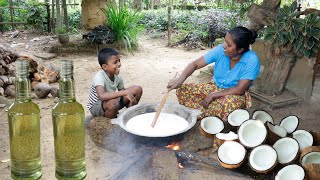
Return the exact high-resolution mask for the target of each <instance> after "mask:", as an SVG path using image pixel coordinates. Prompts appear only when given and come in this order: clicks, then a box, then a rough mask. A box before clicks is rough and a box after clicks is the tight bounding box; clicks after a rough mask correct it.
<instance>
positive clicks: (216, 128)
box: [201, 116, 224, 134]
mask: <svg viewBox="0 0 320 180" xmlns="http://www.w3.org/2000/svg"><path fill="white" fill-rule="evenodd" d="M201 128H202V129H203V130H204V131H205V132H206V133H209V134H217V133H220V132H221V131H222V130H223V128H224V124H223V122H222V120H221V119H219V118H218V117H214V116H210V117H206V118H204V119H202V120H201Z"/></svg>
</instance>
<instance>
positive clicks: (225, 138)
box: [214, 131, 239, 147]
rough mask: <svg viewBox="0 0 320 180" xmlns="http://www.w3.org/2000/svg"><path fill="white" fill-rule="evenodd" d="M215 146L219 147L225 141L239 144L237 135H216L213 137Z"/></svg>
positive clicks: (231, 133) (232, 133)
mask: <svg viewBox="0 0 320 180" xmlns="http://www.w3.org/2000/svg"><path fill="white" fill-rule="evenodd" d="M214 141H215V144H217V146H218V147H220V146H221V145H222V144H223V143H224V142H226V141H236V142H239V139H238V135H237V134H236V133H234V132H233V131H230V132H229V133H218V134H216V135H215V136H214Z"/></svg>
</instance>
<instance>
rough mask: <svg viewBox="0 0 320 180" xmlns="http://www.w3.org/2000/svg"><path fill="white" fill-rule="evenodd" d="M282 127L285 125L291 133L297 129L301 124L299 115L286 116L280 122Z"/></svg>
mask: <svg viewBox="0 0 320 180" xmlns="http://www.w3.org/2000/svg"><path fill="white" fill-rule="evenodd" d="M279 125H280V126H281V127H283V128H284V129H285V130H286V131H287V132H288V133H289V134H291V133H292V132H294V131H295V130H297V128H298V126H299V118H298V117H297V116H293V115H291V116H288V117H286V118H283V119H282V120H281V122H280V124H279Z"/></svg>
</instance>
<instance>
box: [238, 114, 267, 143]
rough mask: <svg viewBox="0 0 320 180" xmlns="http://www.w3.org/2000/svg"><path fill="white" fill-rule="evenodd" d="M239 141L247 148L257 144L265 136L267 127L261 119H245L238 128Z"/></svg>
mask: <svg viewBox="0 0 320 180" xmlns="http://www.w3.org/2000/svg"><path fill="white" fill-rule="evenodd" d="M238 136H239V141H240V143H241V144H242V145H244V146H245V147H248V148H253V147H256V146H259V145H260V144H262V143H263V142H265V140H266V138H267V129H266V127H265V126H264V124H263V123H262V122H261V121H256V120H252V119H250V120H246V121H245V122H243V123H242V124H241V125H240V127H239V129H238Z"/></svg>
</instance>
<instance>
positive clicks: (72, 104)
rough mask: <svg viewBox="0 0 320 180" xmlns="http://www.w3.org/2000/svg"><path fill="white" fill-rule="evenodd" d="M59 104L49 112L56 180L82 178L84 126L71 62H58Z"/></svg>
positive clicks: (84, 165) (82, 110)
mask: <svg viewBox="0 0 320 180" xmlns="http://www.w3.org/2000/svg"><path fill="white" fill-rule="evenodd" d="M59 90H60V92H59V102H58V103H57V104H56V105H55V106H54V108H53V109H52V121H53V135H54V151H55V163H56V172H55V175H56V178H58V179H84V178H85V177H86V164H85V127H84V119H85V118H84V109H83V107H82V105H81V104H80V103H78V102H77V101H76V97H75V89H74V80H73V63H72V61H70V60H61V62H60V81H59Z"/></svg>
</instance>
